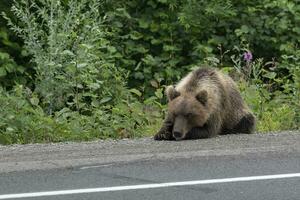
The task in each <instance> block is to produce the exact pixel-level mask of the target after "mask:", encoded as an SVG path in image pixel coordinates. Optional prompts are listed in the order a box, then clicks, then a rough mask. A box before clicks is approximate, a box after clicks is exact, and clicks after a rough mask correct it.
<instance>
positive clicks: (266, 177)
mask: <svg viewBox="0 0 300 200" xmlns="http://www.w3.org/2000/svg"><path fill="white" fill-rule="evenodd" d="M0 199H29V200H31V199H42V200H44V199H45V200H46V199H47V200H48V199H49V200H50V199H63V200H65V199H66V200H69V199H70V200H71V199H72V200H73V199H74V200H76V199H78V200H79V199H91V200H93V199H95V200H96V199H97V200H98V199H130V200H131V199H132V200H135V199H137V200H140V199H170V200H171V199H172V200H173V199H197V200H198V199H213V200H214V199H220V200H227V199H228V200H232V199H247V200H251V199H253V200H257V199H270V200H271V199H272V200H277V199H278V200H279V199H291V200H299V199H300V132H299V131H298V132H297V131H291V132H282V133H270V134H253V135H226V136H220V137H217V138H212V139H205V140H193V141H180V142H175V141H171V142H170V141H153V140H152V139H151V138H143V139H136V140H121V141H113V140H108V141H96V142H88V143H64V144H62V143H61V144H47V145H42V144H35V145H24V146H22V145H13V146H0Z"/></svg>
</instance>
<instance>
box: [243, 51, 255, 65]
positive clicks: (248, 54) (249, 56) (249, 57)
mask: <svg viewBox="0 0 300 200" xmlns="http://www.w3.org/2000/svg"><path fill="white" fill-rule="evenodd" d="M252 58H253V56H252V53H251V52H250V51H247V52H245V53H244V60H245V61H247V62H250V61H251V60H252Z"/></svg>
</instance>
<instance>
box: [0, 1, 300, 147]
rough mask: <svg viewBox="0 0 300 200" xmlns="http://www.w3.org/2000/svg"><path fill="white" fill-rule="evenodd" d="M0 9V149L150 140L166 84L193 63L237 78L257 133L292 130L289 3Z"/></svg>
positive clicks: (294, 97)
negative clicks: (15, 145) (1, 146)
mask: <svg viewBox="0 0 300 200" xmlns="http://www.w3.org/2000/svg"><path fill="white" fill-rule="evenodd" d="M0 11H1V13H2V15H1V17H0V86H1V90H0V102H1V105H2V107H1V112H0V118H1V119H0V143H2V144H11V143H31V142H58V141H66V140H90V139H95V138H103V139H104V138H108V137H110V138H124V137H140V136H144V135H153V134H154V133H155V132H156V131H157V129H158V128H159V126H160V123H161V121H162V119H163V116H164V112H165V109H166V106H165V104H166V100H165V97H164V95H163V92H164V88H165V86H166V85H168V84H173V83H175V82H176V81H177V80H179V79H180V78H181V77H182V76H184V75H185V74H186V73H187V72H189V71H190V70H191V69H193V68H195V67H196V66H199V65H209V66H211V67H217V68H220V69H222V70H223V71H224V72H225V73H229V74H230V75H231V76H232V77H233V78H234V79H235V80H236V81H237V83H238V84H239V86H240V89H241V92H242V95H243V96H244V98H245V100H246V101H247V103H248V104H249V106H250V107H251V109H252V110H253V111H254V113H255V114H256V116H257V119H258V124H257V130H258V131H259V132H267V131H275V130H283V129H295V128H299V127H300V114H299V113H300V65H299V59H300V50H299V44H300V27H299V24H300V4H299V2H298V0H278V1H272V0H262V1H257V0H254V1H244V0H242V1H237V0H225V1H224V0H223V1H220V0H211V1H208V0H201V1H198V0H147V1H146V0H139V1H137V0H133V1H124V0H111V1H106V0H92V1H87V0H79V1H75V0H19V1H12V0H8V1H1V2H0ZM246 52H252V54H253V59H252V60H251V61H246V60H244V58H243V54H244V53H246Z"/></svg>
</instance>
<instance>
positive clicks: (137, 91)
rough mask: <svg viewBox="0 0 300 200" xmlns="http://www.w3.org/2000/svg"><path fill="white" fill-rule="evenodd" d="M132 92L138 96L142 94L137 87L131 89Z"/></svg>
mask: <svg viewBox="0 0 300 200" xmlns="http://www.w3.org/2000/svg"><path fill="white" fill-rule="evenodd" d="M130 92H131V93H133V94H135V95H137V96H138V97H141V96H142V93H141V92H140V91H139V90H137V89H135V88H132V89H130Z"/></svg>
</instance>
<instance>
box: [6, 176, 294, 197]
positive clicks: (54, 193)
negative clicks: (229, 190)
mask: <svg viewBox="0 0 300 200" xmlns="http://www.w3.org/2000/svg"><path fill="white" fill-rule="evenodd" d="M285 178H300V173H293V174H275V175H262V176H248V177H236V178H223V179H209V180H195V181H183V182H169V183H156V184H144V185H129V186H114V187H100V188H87V189H74V190H59V191H48V192H33V193H20V194H4V195H0V199H17V198H29V197H44V196H58V195H68V194H86V193H97V192H113V191H124V190H141V189H153V188H166V187H178V186H188V185H205V184H215V183H232V182H244V181H258V180H272V179H285Z"/></svg>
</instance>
